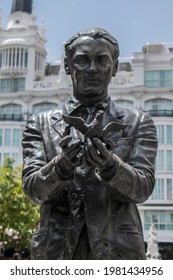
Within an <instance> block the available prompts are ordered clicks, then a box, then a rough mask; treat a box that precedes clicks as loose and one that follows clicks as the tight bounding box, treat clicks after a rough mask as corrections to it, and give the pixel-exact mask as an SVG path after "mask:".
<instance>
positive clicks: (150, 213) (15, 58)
mask: <svg viewBox="0 0 173 280" xmlns="http://www.w3.org/2000/svg"><path fill="white" fill-rule="evenodd" d="M18 2H20V3H18ZM25 2H27V5H26V6H25V5H24V4H25ZM28 3H29V4H28ZM45 44H46V38H45V28H44V25H43V24H41V26H40V27H38V26H36V16H35V12H34V9H33V8H32V1H27V0H26V1H13V2H12V10H11V14H10V16H9V22H8V25H7V28H5V29H4V28H3V27H2V15H0V164H2V163H3V161H4V158H5V157H11V158H13V159H14V160H15V164H16V165H18V164H22V151H21V138H22V133H23V129H24V126H25V124H26V120H27V119H28V117H29V116H30V115H31V114H33V113H38V112H40V111H45V110H49V109H52V108H58V109H59V110H61V106H62V104H63V102H64V101H65V100H66V99H67V98H68V97H69V96H70V95H71V94H72V82H71V80H70V77H69V76H67V75H66V74H65V70H64V66H63V57H64V55H63V54H62V63H61V64H60V65H51V64H49V63H47V64H46V47H45ZM109 93H110V95H111V97H112V99H113V100H116V102H117V104H119V105H121V106H124V107H128V108H136V109H141V110H143V111H146V112H148V113H149V114H150V115H151V116H152V117H153V120H154V122H155V125H156V128H157V134H158V142H159V148H158V155H157V160H156V184H155V190H154V192H153V194H152V196H151V197H150V198H149V199H148V200H147V201H146V202H145V203H143V204H142V205H139V211H140V215H141V218H142V223H143V229H144V237H145V240H146V241H147V238H148V230H149V228H150V226H151V225H152V224H154V225H155V228H156V230H157V234H158V241H159V243H160V244H161V245H162V247H163V248H164V246H166V245H168V249H170V248H172V247H171V246H173V44H172V47H171V46H167V45H166V44H163V43H161V44H146V45H145V46H144V47H143V48H142V50H141V51H140V52H137V53H133V56H132V58H131V59H129V61H127V60H123V59H122V61H121V62H120V66H119V71H118V73H117V75H116V77H114V78H112V81H111V83H110V86H109ZM161 253H162V252H161ZM172 258H173V256H172Z"/></svg>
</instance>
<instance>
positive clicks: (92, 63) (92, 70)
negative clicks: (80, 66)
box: [90, 60, 97, 72]
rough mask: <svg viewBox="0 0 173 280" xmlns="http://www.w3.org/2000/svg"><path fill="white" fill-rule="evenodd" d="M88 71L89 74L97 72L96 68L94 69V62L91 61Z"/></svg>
mask: <svg viewBox="0 0 173 280" xmlns="http://www.w3.org/2000/svg"><path fill="white" fill-rule="evenodd" d="M90 71H91V72H97V67H96V63H95V61H94V60H91V64H90Z"/></svg>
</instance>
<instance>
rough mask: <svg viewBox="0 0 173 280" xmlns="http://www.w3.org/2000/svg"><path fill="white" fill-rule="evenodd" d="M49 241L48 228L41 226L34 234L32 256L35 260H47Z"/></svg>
mask: <svg viewBox="0 0 173 280" xmlns="http://www.w3.org/2000/svg"><path fill="white" fill-rule="evenodd" d="M47 242H48V229H46V228H40V229H39V230H38V231H37V232H35V233H34V234H33V236H32V241H31V258H32V259H34V260H45V259H46V252H47V249H46V247H47Z"/></svg>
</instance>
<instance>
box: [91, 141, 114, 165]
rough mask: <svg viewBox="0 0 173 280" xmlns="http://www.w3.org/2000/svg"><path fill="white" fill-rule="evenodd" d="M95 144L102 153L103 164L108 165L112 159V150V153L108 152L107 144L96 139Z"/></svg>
mask: <svg viewBox="0 0 173 280" xmlns="http://www.w3.org/2000/svg"><path fill="white" fill-rule="evenodd" d="M93 142H94V144H95V145H96V147H97V148H98V150H99V151H100V157H101V158H102V163H103V164H105V163H107V162H108V161H109V160H110V159H111V156H112V153H113V152H112V150H111V151H110V150H108V149H107V148H106V144H105V143H103V142H102V141H100V140H99V139H98V138H94V139H93ZM103 161H104V162H103Z"/></svg>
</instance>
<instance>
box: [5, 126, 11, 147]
mask: <svg viewBox="0 0 173 280" xmlns="http://www.w3.org/2000/svg"><path fill="white" fill-rule="evenodd" d="M10 140H11V130H10V129H9V128H6V129H5V135H4V146H5V147H10V144H11V143H10V142H11V141H10Z"/></svg>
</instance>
